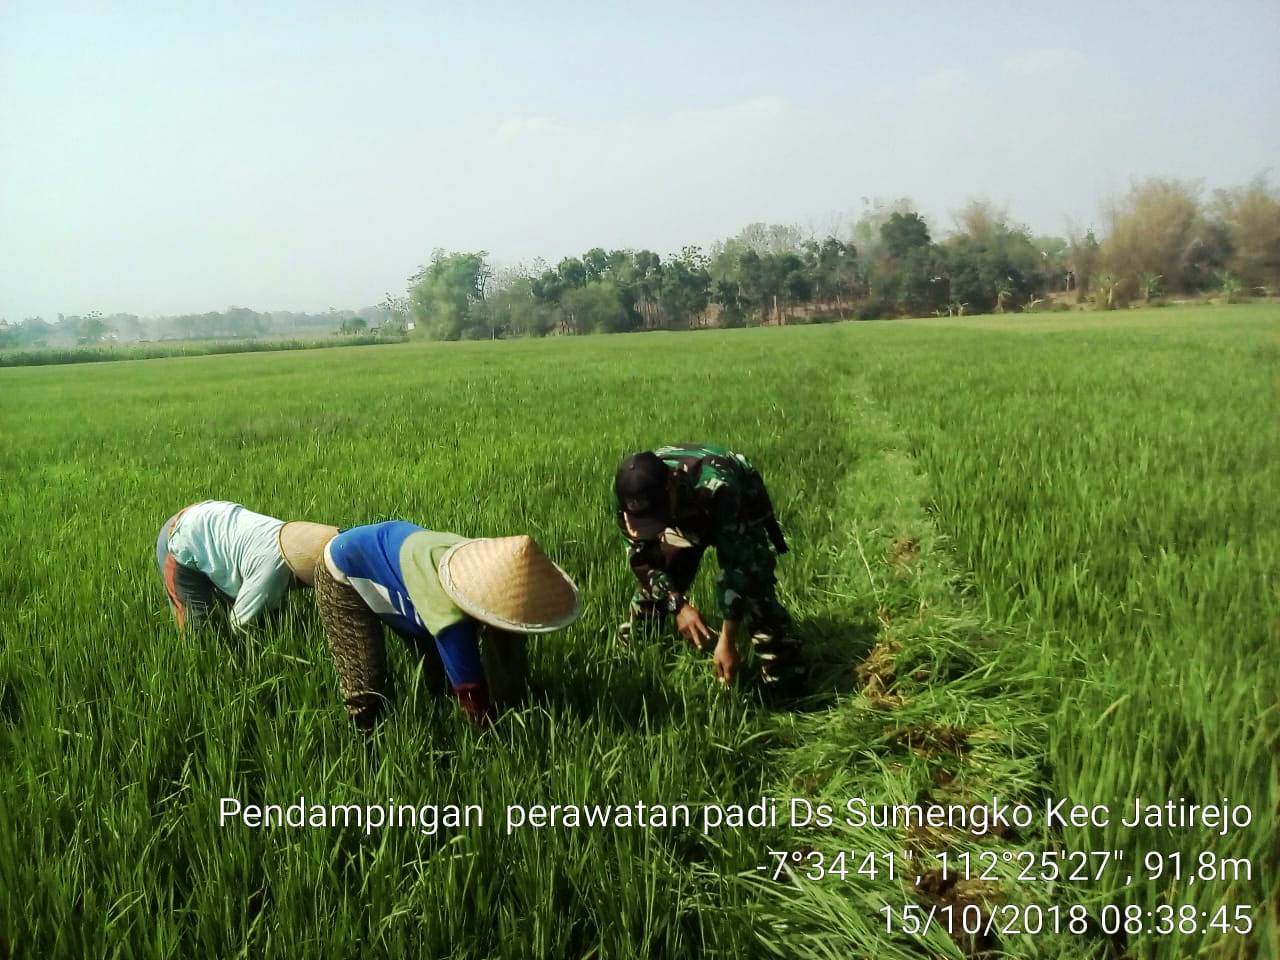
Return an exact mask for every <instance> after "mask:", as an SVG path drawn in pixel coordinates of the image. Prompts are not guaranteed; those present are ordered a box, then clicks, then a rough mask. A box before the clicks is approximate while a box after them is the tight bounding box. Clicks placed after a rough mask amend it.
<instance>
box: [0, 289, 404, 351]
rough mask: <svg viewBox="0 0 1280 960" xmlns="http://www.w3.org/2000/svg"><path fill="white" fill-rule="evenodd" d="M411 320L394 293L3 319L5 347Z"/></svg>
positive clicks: (328, 329)
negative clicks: (319, 306) (313, 304)
mask: <svg viewBox="0 0 1280 960" xmlns="http://www.w3.org/2000/svg"><path fill="white" fill-rule="evenodd" d="M408 323H409V315H408V311H407V309H406V307H405V303H404V302H403V301H402V300H397V299H395V298H392V297H390V296H388V297H387V298H386V300H384V301H383V303H381V304H378V305H376V306H371V307H364V308H362V309H360V310H334V309H330V310H328V311H325V312H323V313H298V312H293V311H288V310H276V311H272V312H269V313H259V312H258V311H256V310H250V309H249V308H247V307H227V309H226V310H221V311H211V312H209V313H188V314H179V315H174V316H160V317H139V316H137V315H136V314H132V313H112V314H106V315H104V314H103V313H102V312H101V311H97V310H94V311H90V312H89V313H86V314H68V315H64V314H58V318H57V320H56V321H54V322H52V323H50V322H48V321H46V320H45V319H44V318H42V317H28V318H26V319H25V320H22V321H20V322H19V323H6V322H5V321H3V320H0V349H29V348H47V347H53V348H57V347H77V346H79V347H83V346H102V345H105V344H111V343H148V342H161V341H190V340H246V339H255V340H256V339H262V338H267V337H270V338H273V339H279V338H287V337H298V336H311V337H314V336H317V335H323V334H330V333H342V334H348V335H364V334H388V335H403V334H404V332H405V328H406V326H407V325H408Z"/></svg>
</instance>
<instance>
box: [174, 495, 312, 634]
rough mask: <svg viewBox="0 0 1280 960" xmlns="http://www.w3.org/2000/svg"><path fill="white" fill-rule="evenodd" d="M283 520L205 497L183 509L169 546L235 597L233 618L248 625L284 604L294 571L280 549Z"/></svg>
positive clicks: (180, 559)
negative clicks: (263, 613)
mask: <svg viewBox="0 0 1280 960" xmlns="http://www.w3.org/2000/svg"><path fill="white" fill-rule="evenodd" d="M283 526H284V521H283V520H277V519H275V518H274V517H268V516H264V515H263V514H261V513H254V512H253V511H252V510H246V509H245V508H244V507H242V506H241V505H240V504H238V503H230V502H228V501H226V500H206V501H204V502H203V503H197V504H195V505H194V506H190V507H188V508H187V509H186V510H185V511H183V513H182V516H180V517H179V518H178V524H177V526H176V527H175V528H174V530H173V532H172V533H171V534H170V535H169V552H170V553H171V554H173V558H174V559H175V560H177V561H178V562H179V563H180V564H182V565H183V566H184V567H190V568H191V569H194V570H199V571H200V572H201V573H203V574H204V575H205V576H206V577H208V578H209V579H210V580H212V581H213V584H214V586H216V587H217V588H218V589H219V590H221V591H222V592H223V593H225V594H226V595H227V596H228V597H234V598H235V604H234V606H232V608H231V624H232V626H235V627H243V626H245V625H246V624H248V623H250V622H251V621H252V620H253V619H254V618H255V617H256V616H257V615H258V614H259V613H261V612H262V611H263V610H270V609H273V608H275V607H278V606H279V605H280V602H281V601H282V600H283V599H284V596H285V594H286V593H288V591H289V585H290V583H291V582H292V580H293V573H292V571H291V570H290V569H289V565H288V564H287V563H285V561H284V557H283V556H282V555H281V553H280V528H281V527H283Z"/></svg>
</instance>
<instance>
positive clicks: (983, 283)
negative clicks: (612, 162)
mask: <svg viewBox="0 0 1280 960" xmlns="http://www.w3.org/2000/svg"><path fill="white" fill-rule="evenodd" d="M1201 194H1202V190H1201V188H1200V186H1199V185H1198V184H1195V183H1189V182H1186V181H1180V180H1169V179H1151V180H1145V181H1141V182H1138V183H1135V184H1133V186H1132V187H1131V189H1130V190H1129V191H1128V192H1127V193H1125V194H1124V195H1123V196H1120V197H1118V198H1116V199H1114V200H1113V201H1112V202H1111V203H1110V204H1109V205H1108V207H1107V209H1106V217H1105V224H1106V227H1107V230H1106V232H1105V234H1099V233H1095V231H1094V230H1093V228H1092V227H1090V228H1087V229H1084V230H1079V229H1074V228H1073V229H1071V230H1069V232H1068V236H1066V237H1058V236H1032V235H1031V233H1030V232H1029V231H1028V230H1027V228H1026V227H1024V226H1022V225H1020V224H1018V223H1016V222H1014V221H1012V220H1011V219H1010V217H1009V215H1008V212H1007V211H1006V210H1004V209H1002V208H1000V207H998V206H996V205H994V204H992V203H990V202H987V201H983V200H975V201H973V202H971V203H969V204H967V205H966V206H965V207H963V208H962V209H960V210H958V211H956V212H955V213H954V214H953V229H952V230H951V231H949V232H947V233H945V234H943V235H939V234H938V233H937V231H936V230H935V228H934V227H933V225H931V224H930V223H929V222H927V221H926V220H925V218H924V217H923V216H922V215H921V214H920V212H919V211H918V210H917V209H916V208H915V204H914V203H912V201H911V200H910V199H909V198H907V197H899V198H896V199H893V200H887V201H885V200H865V201H864V204H865V206H864V210H863V212H862V215H861V216H860V217H859V218H858V220H857V221H856V222H855V223H854V224H852V226H851V227H845V228H840V227H833V228H832V229H831V231H830V232H828V233H827V234H826V235H825V236H824V235H812V234H810V233H807V232H806V231H804V230H802V229H801V228H799V227H797V226H795V225H790V224H768V223H751V224H748V225H747V226H745V227H744V228H743V229H742V230H741V231H739V232H738V233H737V234H736V235H735V236H733V237H729V238H727V239H725V240H723V241H720V242H717V243H714V244H712V245H711V247H710V249H709V250H703V249H702V248H700V247H697V246H685V247H683V248H681V249H680V250H679V251H678V252H676V253H673V254H671V255H668V256H666V257H663V256H661V255H659V254H658V253H656V252H654V251H652V250H646V249H639V250H633V249H607V248H605V247H600V246H596V247H591V248H590V249H588V250H586V251H585V252H583V253H582V254H581V255H580V256H567V257H564V258H562V259H561V260H560V261H559V262H558V263H556V264H555V265H554V266H552V265H551V264H549V263H547V262H546V261H543V260H541V259H538V260H534V261H533V262H531V263H529V264H518V265H515V266H511V267H506V268H503V269H501V270H496V269H495V268H494V267H493V266H492V265H491V264H490V262H489V259H488V254H487V253H486V252H485V251H483V250H480V251H474V252H450V251H446V250H443V249H437V250H435V251H433V253H432V255H431V259H430V262H429V263H428V264H427V265H426V266H424V267H422V268H421V269H420V270H419V271H418V272H417V273H416V274H414V276H413V277H412V278H411V279H410V280H409V287H408V290H407V292H406V294H405V295H404V296H400V297H392V296H391V295H390V294H387V296H386V297H385V299H384V300H383V302H382V303H380V304H377V305H375V306H369V307H365V308H363V309H361V310H359V311H354V310H335V309H333V308H330V309H329V310H328V311H326V312H324V313H293V312H288V311H274V312H271V313H259V312H256V311H254V310H250V309H248V308H247V307H235V306H233V307H228V308H227V309H226V310H224V311H221V312H216V311H215V312H209V313H202V314H182V315H178V316H167V317H153V318H139V317H137V316H134V315H133V314H122V313H118V314H111V315H109V316H103V315H102V314H101V313H99V312H96V311H95V312H92V313H89V314H86V315H84V316H63V315H61V314H60V315H59V317H58V321H57V323H52V324H51V323H47V322H45V321H44V320H42V319H40V318H38V317H31V318H27V319H26V320H23V321H22V322H21V323H17V324H11V323H5V322H3V321H0V346H2V347H6V348H22V347H28V346H41V345H50V346H64V345H73V344H79V343H84V344H90V343H100V342H102V341H104V340H106V339H108V338H110V339H120V340H141V339H172V338H179V339H218V338H231V337H236V338H239V337H257V336H262V335H264V334H298V333H302V332H315V333H321V332H325V333H328V332H333V331H335V330H338V331H341V332H344V333H355V332H361V331H364V330H374V331H376V332H378V333H380V334H391V335H403V334H405V333H406V332H407V331H408V330H411V329H417V330H420V331H422V333H423V334H424V335H425V336H428V337H431V338H434V339H440V340H459V339H477V338H485V339H487V338H490V337H500V336H501V337H507V336H546V335H554V334H580V333H621V332H626V331H637V330H674V329H695V328H701V327H708V326H721V327H736V326H752V325H760V324H784V323H796V322H813V321H822V320H827V319H843V318H847V317H851V316H852V317H858V318H859V319H864V320H870V319H877V318H881V317H898V316H922V315H928V314H943V313H945V314H950V315H961V316H963V315H971V314H977V313H986V312H991V311H996V312H1004V311H1013V310H1033V309H1045V308H1047V307H1056V308H1058V309H1063V308H1065V303H1064V301H1066V300H1075V301H1086V300H1087V301H1089V302H1091V303H1093V304H1094V305H1095V306H1097V307H1099V308H1103V309H1115V308H1118V307H1122V306H1124V305H1126V304H1127V303H1129V302H1131V301H1135V300H1138V301H1141V302H1145V303H1156V302H1159V301H1160V300H1161V299H1162V298H1164V297H1166V296H1176V295H1189V294H1190V295H1193V294H1198V293H1203V294H1209V295H1214V296H1217V297H1221V298H1223V299H1226V300H1234V299H1239V298H1243V297H1249V296H1256V295H1259V294H1261V295H1277V294H1280V192H1277V190H1276V189H1275V188H1274V187H1272V186H1271V184H1270V183H1269V182H1268V181H1267V180H1266V179H1265V178H1263V177H1260V178H1258V179H1255V180H1253V181H1251V182H1250V183H1248V184H1246V185H1244V186H1241V187H1237V188H1233V189H1229V190H1219V191H1216V192H1215V193H1214V194H1213V195H1212V197H1211V198H1210V199H1209V200H1208V201H1207V202H1206V201H1205V200H1204V199H1203V198H1202V196H1201Z"/></svg>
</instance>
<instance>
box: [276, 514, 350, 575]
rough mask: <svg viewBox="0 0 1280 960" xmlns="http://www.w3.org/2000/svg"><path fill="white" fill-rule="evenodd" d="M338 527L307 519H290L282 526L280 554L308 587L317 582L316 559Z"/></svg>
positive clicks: (336, 533)
mask: <svg viewBox="0 0 1280 960" xmlns="http://www.w3.org/2000/svg"><path fill="white" fill-rule="evenodd" d="M337 535H338V528H337V527H331V526H329V525H328V524H324V523H309V522H308V521H306V520H290V521H289V522H288V523H286V524H285V525H284V526H283V527H281V528H280V556H282V557H284V562H285V563H287V564H288V565H289V569H290V570H292V571H293V575H294V576H295V577H297V578H298V579H299V580H301V581H302V582H303V583H305V584H306V585H307V586H308V587H310V586H313V585H314V584H315V572H316V561H317V560H319V559H320V555H321V553H322V552H323V551H324V545H325V544H326V543H328V542H329V541H330V540H332V539H333V538H334V537H336V536H337Z"/></svg>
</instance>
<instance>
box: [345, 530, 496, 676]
mask: <svg viewBox="0 0 1280 960" xmlns="http://www.w3.org/2000/svg"><path fill="white" fill-rule="evenodd" d="M463 539H464V538H463V537H459V536H457V535H456V534H451V533H440V532H437V531H433V530H427V529H425V528H423V527H420V526H418V525H417V524H413V523H408V522H406V521H404V520H388V521H386V522H384V523H371V524H367V525H365V526H362V527H352V528H351V529H349V530H344V531H342V532H341V533H339V534H338V535H337V536H336V537H334V539H333V540H332V541H330V543H329V547H328V551H329V557H330V559H332V561H333V563H334V565H335V566H336V567H337V568H338V569H339V570H340V571H341V572H342V573H343V575H344V576H345V577H346V579H347V582H348V583H349V584H350V586H351V587H352V588H353V589H354V590H355V591H356V593H358V594H359V595H360V598H361V599H362V600H363V601H364V602H365V603H366V604H367V605H368V607H369V609H370V610H372V611H373V612H374V613H375V614H377V615H378V619H380V620H381V621H382V622H383V623H385V624H386V625H387V626H388V627H390V628H391V629H392V630H393V631H395V632H396V633H397V634H398V635H400V636H401V637H404V638H406V639H409V640H426V639H430V640H434V641H435V645H436V649H437V650H439V651H440V660H441V662H442V663H443V664H444V669H445V673H446V674H448V677H449V682H450V684H452V685H453V687H454V688H455V689H457V688H459V687H466V686H473V685H477V684H479V685H484V683H485V675H484V667H483V665H482V664H481V660H480V647H479V643H478V641H477V636H476V622H475V621H474V620H473V619H471V618H470V617H468V616H467V615H466V614H465V613H463V612H462V611H461V610H459V609H458V608H457V606H456V605H455V604H454V603H453V601H452V600H450V599H449V597H448V595H447V594H445V592H444V590H443V589H442V588H441V586H440V576H439V573H438V572H437V571H438V563H439V559H440V557H441V556H443V554H444V553H445V551H447V550H448V549H449V548H450V547H451V546H453V544H455V543H460V542H461V541H462V540H463Z"/></svg>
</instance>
